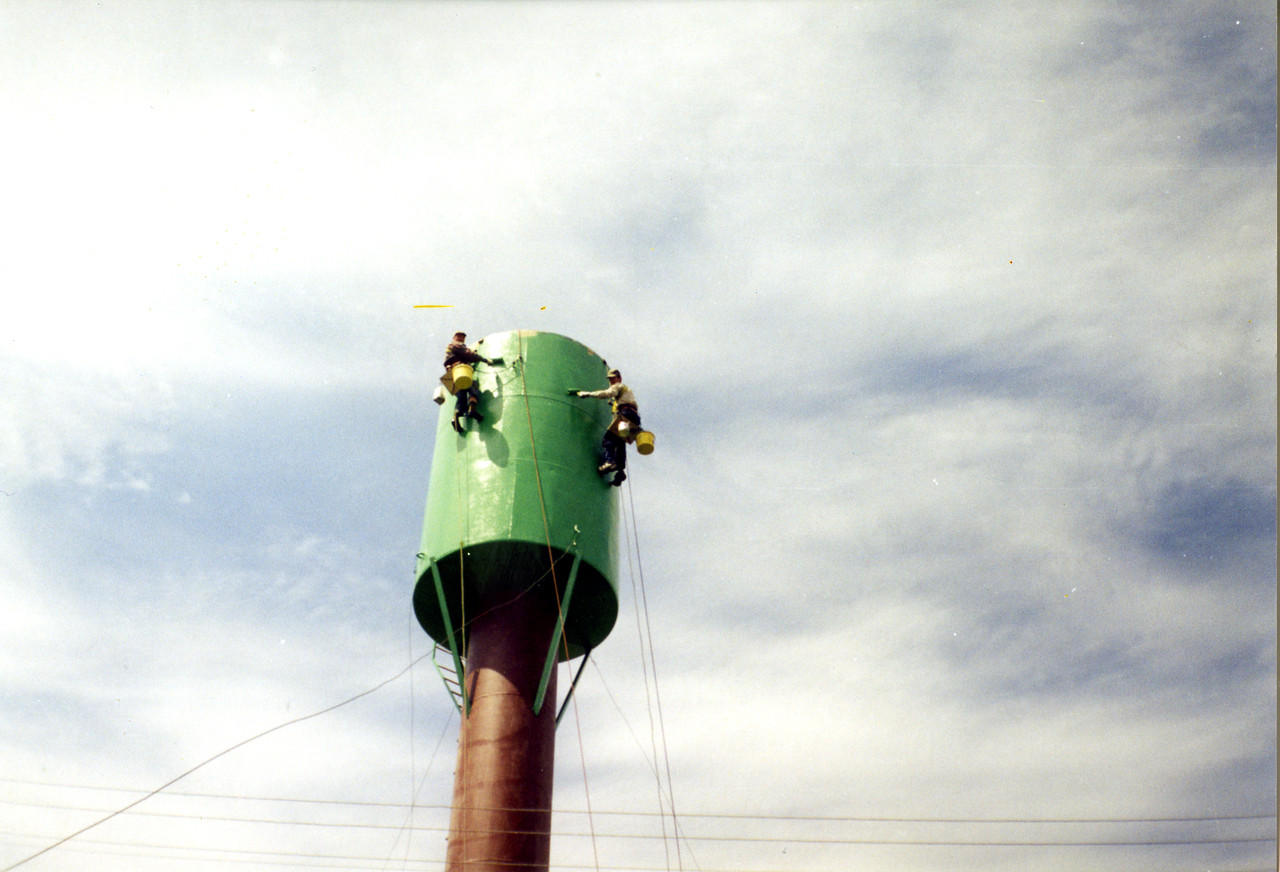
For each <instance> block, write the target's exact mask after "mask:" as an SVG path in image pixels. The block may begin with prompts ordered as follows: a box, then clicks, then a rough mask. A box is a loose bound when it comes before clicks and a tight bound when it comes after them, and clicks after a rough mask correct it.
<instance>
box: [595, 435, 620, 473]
mask: <svg viewBox="0 0 1280 872" xmlns="http://www.w3.org/2000/svg"><path fill="white" fill-rule="evenodd" d="M621 444H622V441H621V440H620V439H618V437H617V436H615V435H613V434H612V433H608V432H606V433H605V434H604V438H603V439H601V440H600V470H599V471H600V474H601V475H603V474H604V473H606V472H612V471H613V470H615V469H617V468H618V446H619V445H621Z"/></svg>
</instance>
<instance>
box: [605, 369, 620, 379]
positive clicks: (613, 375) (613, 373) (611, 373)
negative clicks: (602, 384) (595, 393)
mask: <svg viewBox="0 0 1280 872" xmlns="http://www.w3.org/2000/svg"><path fill="white" fill-rule="evenodd" d="M608 378H622V373H620V372H618V371H617V370H616V369H611V370H609V372H608Z"/></svg>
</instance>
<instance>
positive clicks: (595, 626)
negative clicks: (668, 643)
mask: <svg viewBox="0 0 1280 872" xmlns="http://www.w3.org/2000/svg"><path fill="white" fill-rule="evenodd" d="M475 347H477V348H478V350H479V352H480V353H481V354H482V355H484V356H485V357H487V358H490V359H493V358H502V361H503V362H502V364H501V365H499V366H497V367H490V366H487V365H485V364H480V365H478V366H477V368H476V380H477V383H478V386H479V389H480V397H481V399H480V411H481V413H482V414H483V415H484V421H483V422H476V421H468V422H467V430H466V432H465V433H464V434H462V435H459V434H458V433H455V432H454V430H453V428H452V426H451V425H450V420H451V418H452V416H453V400H452V399H449V400H448V401H447V402H446V403H445V404H444V405H443V406H441V408H440V419H439V423H438V424H437V427H436V445H435V453H434V456H433V458H432V463H431V481H430V485H429V487H428V491H427V506H426V513H425V518H424V521H423V528H422V546H421V548H420V553H419V555H418V566H417V581H416V584H415V586H414V594H413V607H414V612H415V614H416V615H417V618H418V623H420V624H421V625H422V628H423V629H424V630H426V631H427V633H428V634H429V635H430V636H431V637H432V638H433V639H434V640H435V641H437V642H439V643H441V644H443V645H449V644H450V641H454V642H456V643H457V646H456V647H457V648H458V650H460V651H462V652H463V653H465V650H466V633H465V631H464V630H460V629H459V628H461V627H464V626H465V624H466V622H467V620H469V619H470V617H472V616H474V615H476V614H477V613H478V611H479V610H482V609H487V608H493V607H496V606H498V605H501V604H502V603H503V602H506V601H508V600H510V599H511V598H512V597H515V596H550V597H556V598H557V600H558V599H560V598H562V597H564V595H565V586H566V582H567V580H568V577H569V570H570V566H571V565H572V564H573V562H574V560H573V558H574V557H575V556H580V557H581V565H580V567H579V571H578V575H577V579H576V585H575V591H574V594H573V599H572V603H571V608H569V609H568V610H567V611H566V612H565V615H564V619H565V628H564V639H565V642H567V647H568V652H567V656H566V652H565V650H564V645H565V643H561V644H560V646H558V647H560V649H561V650H560V651H559V652H558V658H557V659H559V660H566V659H571V658H573V657H577V656H579V655H581V654H582V653H584V652H585V651H587V650H590V649H591V648H594V647H595V646H597V645H599V644H600V642H602V641H604V638H605V637H606V636H608V635H609V632H610V630H612V629H613V625H614V623H615V621H616V620H617V616H618V594H617V584H616V581H615V578H616V567H617V550H618V549H617V534H616V528H617V518H618V493H619V489H618V488H614V487H610V486H609V485H608V484H607V482H606V481H605V480H603V479H601V477H600V476H599V475H598V474H597V473H596V464H597V463H598V460H597V456H596V452H597V449H598V447H599V444H600V437H601V435H602V434H603V433H604V430H605V428H606V427H608V425H609V421H610V418H611V412H610V409H609V404H608V403H605V402H602V401H600V400H594V399H578V398H576V397H570V396H568V395H567V394H566V391H567V389H569V388H577V389H581V390H599V389H600V388H603V387H605V386H606V385H607V383H608V382H607V379H606V378H605V373H606V371H607V370H608V367H607V366H606V364H605V362H604V360H602V359H601V358H600V356H599V355H597V354H596V353H595V352H593V351H592V350H591V349H589V348H587V347H586V346H585V345H582V344H581V343H578V342H575V341H574V340H572V339H569V338H568V337H565V336H560V335H558V334H555V333H540V332H536V331H530V330H520V331H511V332H507V333H497V334H494V335H491V336H487V337H485V338H484V339H483V340H481V341H480V342H479V343H478V344H477V346H475ZM531 425H532V428H531ZM531 436H532V438H531ZM535 458H536V461H535ZM544 507H545V518H546V521H545V525H544V520H543V518H544ZM548 539H549V540H550V551H548ZM553 561H554V567H553V565H552V564H553ZM433 563H434V565H435V568H436V570H437V571H438V573H439V576H440V579H441V589H442V590H443V596H440V593H439V591H437V589H436V585H435V583H434V580H433V574H432V571H431V567H432V564H433ZM553 569H554V578H553V572H552V570H553ZM446 612H447V614H446ZM448 627H452V628H453V629H454V630H456V631H457V632H458V634H459V636H460V637H461V638H460V639H455V640H450V639H449V630H448V629H446V628H448ZM543 656H545V654H544V655H543Z"/></svg>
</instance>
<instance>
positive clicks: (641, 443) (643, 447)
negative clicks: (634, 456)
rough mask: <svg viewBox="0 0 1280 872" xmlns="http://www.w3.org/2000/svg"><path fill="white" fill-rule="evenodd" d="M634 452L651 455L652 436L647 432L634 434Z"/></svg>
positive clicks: (642, 431)
mask: <svg viewBox="0 0 1280 872" xmlns="http://www.w3.org/2000/svg"><path fill="white" fill-rule="evenodd" d="M636 451H639V452H640V453H641V454H652V453H653V434H652V433H650V432H649V431H648V430H641V431H640V432H639V433H637V434H636Z"/></svg>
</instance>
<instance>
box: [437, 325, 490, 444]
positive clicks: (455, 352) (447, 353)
mask: <svg viewBox="0 0 1280 872" xmlns="http://www.w3.org/2000/svg"><path fill="white" fill-rule="evenodd" d="M500 362H501V359H500V358H499V359H496V360H490V359H489V358H487V357H483V356H481V354H480V353H479V352H478V351H473V350H472V349H470V348H468V347H467V334H465V333H463V332H462V331H461V330H459V331H458V332H457V333H455V334H453V341H452V342H450V343H449V346H448V347H447V348H445V350H444V371H445V372H446V373H447V372H449V370H450V368H451V367H452V366H453V365H454V364H455V363H466V364H470V365H472V366H475V365H476V364H477V363H487V364H489V365H490V366H493V365H494V364H495V363H500ZM454 396H456V397H457V399H458V402H457V404H456V405H455V406H454V411H453V429H455V430H457V431H458V432H459V433H461V432H462V420H461V419H462V418H473V419H475V420H476V421H483V420H484V415H481V414H480V409H479V408H478V407H479V405H480V389H479V388H478V387H476V383H475V382H474V381H473V382H472V383H471V387H469V388H465V389H460V390H457V391H455V393H454Z"/></svg>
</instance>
